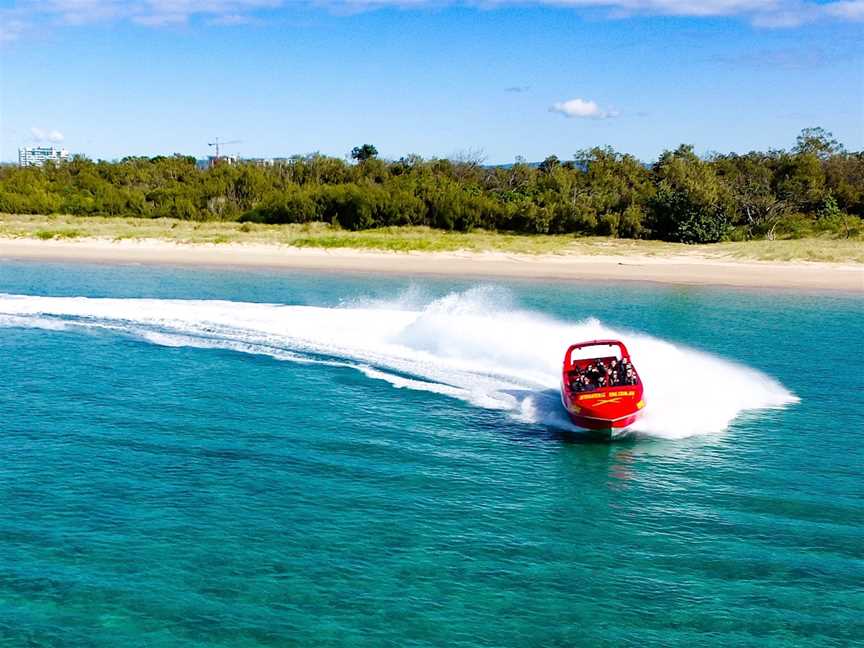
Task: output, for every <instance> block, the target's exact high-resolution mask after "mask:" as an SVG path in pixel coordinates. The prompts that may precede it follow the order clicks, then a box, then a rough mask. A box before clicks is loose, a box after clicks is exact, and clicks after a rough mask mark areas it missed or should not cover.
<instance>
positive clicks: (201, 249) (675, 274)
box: [0, 239, 864, 293]
mask: <svg viewBox="0 0 864 648" xmlns="http://www.w3.org/2000/svg"><path fill="white" fill-rule="evenodd" d="M0 259H32V260H43V261H79V262H90V263H119V264H126V263H135V264H138V263H141V264H166V265H201V266H223V267H240V268H279V269H286V270H288V269H296V270H326V271H337V272H371V273H391V274H406V275H451V276H464V277H508V278H523V279H549V280H572V281H580V280H584V281H649V282H658V283H666V284H684V285H687V284H690V285H719V286H738V287H752V288H793V289H808V290H838V291H846V292H850V291H851V292H862V293H864V266H862V265H860V264H855V263H850V264H838V263H816V262H766V261H739V260H734V259H728V260H727V259H717V258H707V257H704V256H700V255H698V254H676V255H666V256H636V255H632V256H622V255H614V256H613V255H609V256H601V255H576V254H557V255H529V254H507V253H502V252H479V253H478V252H434V253H429V252H408V253H401V252H371V251H361V250H351V249H314V248H293V247H288V246H278V245H254V244H178V243H172V242H167V241H159V240H143V241H131V240H127V241H108V240H100V239H84V240H75V241H58V240H49V241H41V240H35V239H2V240H0Z"/></svg>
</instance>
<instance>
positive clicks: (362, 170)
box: [0, 129, 864, 249]
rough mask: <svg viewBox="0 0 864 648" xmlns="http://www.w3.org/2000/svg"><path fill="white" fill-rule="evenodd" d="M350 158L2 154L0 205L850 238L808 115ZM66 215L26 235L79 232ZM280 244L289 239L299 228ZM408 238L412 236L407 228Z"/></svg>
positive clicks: (141, 214) (326, 239)
mask: <svg viewBox="0 0 864 648" xmlns="http://www.w3.org/2000/svg"><path fill="white" fill-rule="evenodd" d="M351 157H352V158H353V160H354V162H353V163H351V162H346V161H344V160H340V159H336V158H330V157H325V156H321V155H309V156H305V157H295V158H292V159H291V160H289V161H288V162H286V163H284V164H278V165H276V166H272V167H264V166H256V165H254V164H251V163H249V164H238V165H229V164H221V165H217V166H216V167H214V168H212V169H208V170H200V169H198V168H197V167H196V165H195V160H194V159H192V158H189V157H183V156H174V157H156V158H125V159H123V160H121V161H120V162H115V163H110V162H92V161H90V160H87V159H84V158H81V157H78V158H75V159H74V160H72V161H70V162H68V163H65V164H61V165H57V166H55V165H48V166H46V167H44V168H41V169H39V168H23V169H22V168H17V167H5V168H2V169H0V212H2V213H11V214H68V215H72V216H76V217H80V216H122V217H137V218H142V219H164V218H171V219H176V220H178V221H184V222H192V223H200V222H218V223H244V224H245V225H243V226H244V227H248V228H250V229H247V230H242V229H238V228H237V227H233V228H231V233H230V236H236V235H238V234H242V233H244V232H246V233H251V232H252V231H253V230H252V229H251V228H252V226H253V224H256V225H285V224H305V223H326V224H328V225H329V226H330V227H328V228H326V229H325V230H321V229H320V228H319V229H317V230H315V231H316V232H317V234H316V235H315V237H314V238H315V240H316V241H317V242H318V244H319V245H325V246H326V245H328V244H331V243H332V244H333V245H336V244H340V245H341V244H342V243H343V242H344V241H345V240H347V238H349V237H348V235H347V233H346V232H345V231H344V230H348V231H352V232H353V231H360V230H371V229H374V230H380V229H381V228H391V227H414V228H417V227H425V228H432V229H434V230H442V231H444V232H471V231H472V230H476V229H483V230H486V231H488V232H510V233H516V234H532V235H537V234H547V235H558V236H564V237H565V238H566V237H568V236H569V237H570V238H571V239H572V235H574V234H576V235H580V236H611V237H617V238H630V239H657V240H663V241H670V242H682V243H710V242H717V241H723V240H731V241H743V240H749V239H768V240H773V239H796V238H804V237H823V238H824V237H835V238H838V239H850V240H862V237H864V225H862V216H864V153H862V152H858V153H849V152H846V151H844V150H843V148H842V147H841V146H840V145H839V144H838V143H837V142H836V141H835V140H834V139H833V137H831V135H830V133H827V132H825V131H823V130H822V129H807V130H805V131H803V132H802V133H801V135H800V136H799V137H798V141H797V143H796V145H795V146H794V148H793V149H792V150H790V151H769V152H767V153H760V152H751V153H747V154H744V155H738V154H734V153H733V154H726V155H720V154H717V155H712V156H710V157H708V158H707V159H702V158H700V157H698V156H697V155H696V154H695V153H694V152H693V149H692V147H690V146H680V147H678V148H677V149H675V150H674V151H666V152H665V153H663V155H661V156H660V158H659V159H658V160H657V161H656V162H655V163H654V164H653V165H651V166H650V167H647V166H645V165H644V164H642V163H641V162H640V161H638V160H637V159H636V158H634V157H633V156H631V155H626V154H622V153H618V152H616V151H613V150H612V149H610V148H594V149H590V150H586V151H581V152H579V153H577V154H576V156H575V157H574V159H573V160H571V161H563V162H562V161H561V160H559V159H558V158H556V157H555V156H551V157H549V158H547V159H546V160H544V161H543V162H542V163H541V164H539V165H537V166H532V165H528V164H524V163H517V164H514V165H512V166H509V167H486V166H483V165H482V164H481V163H480V160H477V159H462V160H458V161H454V160H443V159H436V160H423V159H421V158H419V157H417V156H408V157H404V158H402V159H400V160H397V161H384V160H381V159H379V158H378V151H377V149H376V148H375V147H374V146H372V145H371V144H364V145H362V146H358V147H356V148H355V149H354V150H353V151H352V155H351ZM78 229H80V228H76V227H73V228H70V229H69V230H58V231H56V232H54V230H52V229H45V231H44V232H43V233H42V234H31V235H36V236H44V237H46V238H55V237H57V236H73V235H80V233H79V234H75V232H77V231H78ZM289 231H290V232H293V231H294V230H289ZM385 231H388V230H385ZM410 231H412V232H423V234H422V235H411V234H406V236H408V238H409V239H410V237H411V236H419V238H422V239H423V241H426V242H428V245H429V246H430V249H433V248H436V246H438V245H441V244H442V243H441V241H444V240H447V241H453V240H457V239H456V238H450V239H446V237H445V238H441V237H439V236H438V235H435V236H433V235H432V234H431V232H430V230H428V229H424V230H416V229H415V230H410ZM52 232H54V233H52ZM324 232H326V234H324ZM388 232H389V231H388ZM213 236H214V237H216V236H229V234H225V233H223V234H219V235H216V234H214V235H213ZM230 236H229V238H228V239H226V240H233V239H231V238H230ZM286 236H288V237H290V236H294V234H286ZM375 236H376V235H374V234H370V235H369V237H367V238H363V239H360V238H357V239H354V241H355V242H356V241H359V240H369V241H371V240H374V239H375ZM384 238H385V239H386V240H382V241H380V242H379V244H376V246H377V247H385V248H387V247H388V246H389V245H391V244H393V242H394V241H404V240H405V239H404V237H394V236H393V235H392V233H387V234H386V235H384ZM523 238H524V237H523ZM214 240H215V239H214ZM520 240H521V239H520ZM297 241H299V243H298V242H297ZM553 242H554V243H553ZM463 243H465V242H464V241H463ZM292 244H304V243H303V238H302V236H297V237H296V239H295V242H294V243H292ZM466 244H467V243H466ZM559 244H560V245H561V246H564V247H566V245H567V244H566V242H565V241H564V240H562V241H560V242H558V241H557V240H556V239H555V238H552V239H550V243H545V242H544V243H542V244H538V245H539V246H540V247H546V246H547V245H553V247H554V246H555V245H559ZM400 245H401V243H400ZM411 245H412V246H414V247H411V249H426V248H424V247H423V245H422V242H421V241H420V240H416V241H414V242H413V243H411ZM447 245H449V243H447ZM520 245H522V243H520ZM526 245H527V246H528V247H531V245H528V244H527V243H526ZM436 249H437V248H436ZM448 249H449V248H448Z"/></svg>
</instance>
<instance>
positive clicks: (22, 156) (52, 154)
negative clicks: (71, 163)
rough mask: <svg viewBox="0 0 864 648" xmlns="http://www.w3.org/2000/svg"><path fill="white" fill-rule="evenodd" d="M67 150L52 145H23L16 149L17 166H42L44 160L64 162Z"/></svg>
mask: <svg viewBox="0 0 864 648" xmlns="http://www.w3.org/2000/svg"><path fill="white" fill-rule="evenodd" d="M68 159H69V151H67V150H66V149H63V148H55V147H53V146H25V147H22V148H19V149H18V166H22V167H25V166H40V167H41V166H42V165H43V164H45V163H46V162H55V163H56V162H65V161H66V160H68Z"/></svg>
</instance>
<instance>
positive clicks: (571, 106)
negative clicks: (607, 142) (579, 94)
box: [549, 98, 618, 119]
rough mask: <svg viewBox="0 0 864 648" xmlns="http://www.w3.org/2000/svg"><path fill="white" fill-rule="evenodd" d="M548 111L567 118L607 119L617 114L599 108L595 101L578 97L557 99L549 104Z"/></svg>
mask: <svg viewBox="0 0 864 648" xmlns="http://www.w3.org/2000/svg"><path fill="white" fill-rule="evenodd" d="M549 112H554V113H560V114H562V115H564V116H565V117H569V118H581V119H609V118H610V117H617V116H618V113H617V112H615V111H614V110H603V109H602V108H600V106H598V105H597V102H596V101H591V100H589V99H578V98H577V99H570V100H568V101H558V102H556V103H554V104H552V105H551V106H549Z"/></svg>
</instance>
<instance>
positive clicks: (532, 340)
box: [0, 288, 797, 438]
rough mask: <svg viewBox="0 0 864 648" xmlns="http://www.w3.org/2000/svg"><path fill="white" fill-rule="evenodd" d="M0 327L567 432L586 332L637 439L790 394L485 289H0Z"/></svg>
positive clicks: (720, 425) (705, 426)
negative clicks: (573, 355) (397, 393)
mask: <svg viewBox="0 0 864 648" xmlns="http://www.w3.org/2000/svg"><path fill="white" fill-rule="evenodd" d="M0 326H4V327H27V328H33V327H36V328H43V329H52V330H55V329H56V330H63V329H70V328H87V329H102V330H105V331H109V332H114V333H117V334H123V335H132V336H135V337H138V338H140V339H143V340H145V341H147V342H150V343H152V344H157V345H166V346H189V347H200V348H219V349H231V350H234V351H238V352H242V353H252V354H264V355H268V356H271V357H273V358H276V359H278V360H285V361H290V362H303V363H319V364H329V365H338V366H348V367H353V368H356V369H357V370H359V371H362V372H363V373H364V374H366V375H367V376H368V377H370V378H372V379H378V380H385V381H387V382H389V383H390V384H391V385H393V386H394V387H397V388H404V389H415V390H425V391H429V392H435V393H438V394H444V395H446V396H450V397H453V398H458V399H461V400H463V401H465V402H467V403H470V404H472V405H474V406H477V407H483V408H488V409H495V410H501V411H502V412H505V413H507V415H509V416H512V417H513V418H515V419H518V420H520V421H524V422H528V423H539V424H542V425H546V426H549V427H552V428H559V429H564V430H567V429H571V428H572V425H571V423H570V422H569V420H568V418H567V415H566V413H565V411H564V409H563V407H562V406H561V403H560V400H559V395H558V381H559V376H560V363H561V353H562V352H563V349H565V348H566V347H567V346H568V345H569V344H570V343H572V342H574V341H581V340H589V339H595V338H616V339H620V340H622V341H624V342H625V343H626V344H627V346H628V347H629V349H630V352H631V356H632V358H633V362H634V364H635V365H636V366H637V367H639V373H640V375H641V377H642V380H643V382H644V383H645V385H646V400H647V401H648V407H647V408H646V410H645V411H644V415H643V416H642V418H641V419H640V420H639V421H638V422H637V423H636V424H635V425H634V426H633V428H631V429H632V430H633V431H634V432H635V433H637V434H646V435H651V436H660V437H665V438H682V437H687V436H692V435H696V434H708V433H716V432H721V431H723V430H725V429H726V428H727V426H728V425H729V424H730V423H731V422H732V421H733V420H734V419H735V418H736V417H737V416H739V415H741V414H742V413H745V412H750V411H757V410H764V409H771V408H778V407H782V406H784V405H787V404H789V403H792V402H795V401H796V400H797V399H796V398H795V396H794V395H793V394H791V393H790V392H789V391H788V390H786V389H785V388H784V387H783V386H782V385H781V384H779V383H778V382H777V381H775V380H773V379H772V378H770V377H768V376H766V375H764V374H762V373H760V372H758V371H756V370H754V369H750V368H748V367H745V366H742V365H740V364H736V363H734V362H730V361H728V360H724V359H721V358H718V357H716V356H712V355H709V354H706V353H701V352H699V351H695V350H693V349H690V348H685V347H682V346H679V345H676V344H672V343H670V342H666V341H663V340H660V339H657V338H654V337H650V336H647V335H643V334H639V333H632V332H627V331H616V330H613V329H610V328H609V327H607V326H605V325H603V324H602V323H601V322H599V321H598V320H596V319H590V318H589V319H585V320H582V321H579V322H563V321H560V320H556V319H552V318H550V317H547V316H544V315H541V314H538V313H535V312H530V311H525V310H520V309H518V308H517V307H515V305H514V304H512V303H510V301H509V297H508V294H507V293H506V291H503V290H500V289H493V288H475V289H472V290H468V291H465V292H459V293H453V294H450V295H447V296H446V297H443V298H440V299H436V300H432V301H426V302H422V301H421V300H418V299H417V298H416V297H415V298H414V299H411V297H410V296H407V297H405V298H404V299H402V300H400V301H394V302H380V301H379V302H371V301H368V302H362V301H356V302H352V303H348V304H344V305H342V306H340V307H337V308H319V307H311V306H290V305H280V304H256V303H245V302H229V301H195V300H166V299H107V298H106V299H103V298H98V299H94V298H85V297H32V296H23V295H4V294H0Z"/></svg>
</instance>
